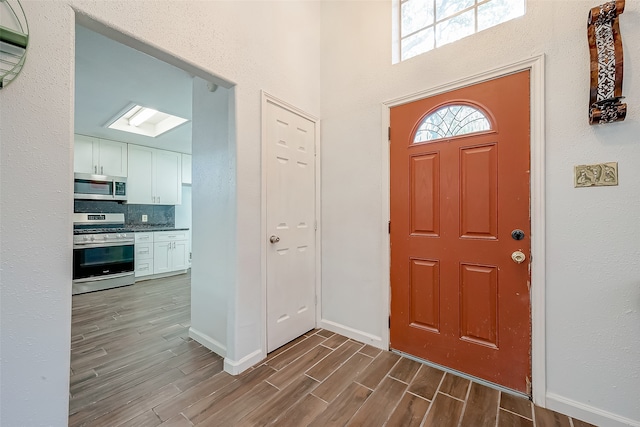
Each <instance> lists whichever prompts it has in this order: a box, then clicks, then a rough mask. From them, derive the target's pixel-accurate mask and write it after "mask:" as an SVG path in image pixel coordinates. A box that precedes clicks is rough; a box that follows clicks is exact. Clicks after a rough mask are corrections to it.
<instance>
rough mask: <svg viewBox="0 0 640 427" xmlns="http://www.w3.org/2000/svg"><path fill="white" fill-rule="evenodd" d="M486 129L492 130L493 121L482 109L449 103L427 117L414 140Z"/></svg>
mask: <svg viewBox="0 0 640 427" xmlns="http://www.w3.org/2000/svg"><path fill="white" fill-rule="evenodd" d="M485 130H491V123H490V122H489V120H488V119H487V117H486V116H485V115H484V114H483V113H482V111H480V110H478V109H476V108H473V107H471V106H469V105H447V106H446V107H442V108H439V109H437V110H436V111H434V112H433V113H431V114H429V115H428V116H427V117H425V119H424V120H423V121H422V123H420V126H419V127H418V131H417V132H416V136H415V137H414V139H413V142H425V141H433V140H434V139H441V138H450V137H453V136H460V135H466V134H468V133H474V132H482V131H485Z"/></svg>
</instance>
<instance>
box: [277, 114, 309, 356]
mask: <svg viewBox="0 0 640 427" xmlns="http://www.w3.org/2000/svg"><path fill="white" fill-rule="evenodd" d="M266 114H267V128H266V130H267V152H266V155H267V195H266V197H267V235H266V236H265V239H266V241H267V243H266V244H267V351H272V350H275V349H276V348H278V347H280V346H282V345H283V344H286V343H287V342H289V341H291V340H293V339H295V338H297V337H299V336H300V335H302V334H303V333H305V332H307V331H308V330H310V329H313V328H314V327H315V318H316V311H315V154H314V150H315V124H314V123H313V122H311V121H309V120H307V119H304V118H302V117H300V116H298V115H297V114H294V113H293V112H291V111H288V110H285V109H283V108H281V107H279V106H276V105H274V104H272V103H268V104H267V111H266ZM272 236H273V238H274V239H277V241H275V240H274V241H273V242H271V241H270V240H269V239H270V238H271V237H272Z"/></svg>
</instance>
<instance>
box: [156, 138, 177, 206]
mask: <svg viewBox="0 0 640 427" xmlns="http://www.w3.org/2000/svg"><path fill="white" fill-rule="evenodd" d="M155 155H156V156H155V169H156V171H155V172H156V181H155V183H156V187H155V196H156V198H157V200H156V203H159V204H161V205H179V204H181V203H182V182H181V181H182V158H181V156H180V153H174V152H173V151H164V150H155Z"/></svg>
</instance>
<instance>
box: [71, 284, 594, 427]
mask: <svg viewBox="0 0 640 427" xmlns="http://www.w3.org/2000/svg"><path fill="white" fill-rule="evenodd" d="M189 283H190V277H189V275H188V274H184V275H180V276H174V277H170V278H164V279H157V280H149V281H146V282H139V283H136V284H135V285H132V286H127V287H123V288H118V289H109V290H105V291H99V292H94V293H90V294H84V295H76V296H74V297H73V316H72V339H71V347H72V348H71V373H70V374H71V377H70V393H71V396H70V404H69V425H70V426H135V427H145V426H149V427H152V426H165V427H167V426H193V425H198V426H266V425H277V426H295V427H298V426H307V425H309V426H367V427H369V426H384V425H386V426H438V427H447V426H453V427H458V426H474V427H475V426H478V427H484V426H487V427H503V426H504V427H506V426H527V427H534V426H536V427H556V426H557V427H565V426H566V427H572V426H573V427H576V426H578V425H579V426H580V427H584V426H587V427H588V426H590V424H586V423H584V422H578V421H577V420H575V421H574V420H571V419H570V418H569V417H567V416H564V415H561V414H558V413H556V412H552V411H548V410H544V409H542V408H538V407H534V405H532V404H531V402H529V401H527V400H524V399H521V398H518V397H514V396H512V395H509V394H506V393H501V392H499V391H497V390H494V389H491V388H487V387H485V386H483V385H480V384H477V383H475V382H471V381H469V380H466V379H464V378H460V377H457V376H454V375H451V374H449V373H446V374H445V373H444V372H442V371H440V370H438V369H435V368H432V367H429V366H427V365H423V364H420V363H417V362H415V361H413V360H409V359H406V358H403V357H400V356H399V355H397V354H394V353H390V352H388V351H381V350H379V349H376V348H373V347H371V346H368V345H364V344H362V343H359V342H356V341H353V340H350V339H347V338H346V337H343V336H341V335H337V334H334V333H332V332H330V331H327V330H313V331H309V332H308V333H306V334H305V335H304V336H301V337H299V338H298V339H296V340H294V341H292V342H291V343H289V344H287V345H286V346H284V347H282V348H280V349H278V350H276V351H274V352H272V353H270V354H269V356H268V357H267V359H266V360H265V361H264V362H262V363H260V364H259V365H257V366H254V367H253V368H251V369H250V370H248V371H247V372H244V373H243V374H241V375H238V376H235V377H234V376H231V375H229V374H227V373H226V372H224V371H223V370H222V368H223V361H222V359H221V357H220V356H218V355H216V354H214V353H212V352H210V351H209V350H207V349H206V348H204V347H202V346H201V345H199V344H198V343H197V342H195V341H193V340H191V339H190V338H189V337H188V328H189V324H190V286H189Z"/></svg>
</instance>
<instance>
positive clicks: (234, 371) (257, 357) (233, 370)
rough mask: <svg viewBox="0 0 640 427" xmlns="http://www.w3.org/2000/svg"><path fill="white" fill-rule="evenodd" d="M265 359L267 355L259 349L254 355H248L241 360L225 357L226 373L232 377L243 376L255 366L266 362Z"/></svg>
mask: <svg viewBox="0 0 640 427" xmlns="http://www.w3.org/2000/svg"><path fill="white" fill-rule="evenodd" d="M265 357H267V355H266V354H264V353H263V352H262V349H257V350H256V351H254V352H253V353H249V354H247V355H246V356H245V357H243V358H242V359H240V360H231V359H229V358H227V357H225V358H224V371H225V372H227V373H229V374H231V375H238V374H241V373H243V372H244V371H246V370H247V369H249V368H250V367H252V366H253V365H255V364H257V363H258V362H260V361H262V360H264V358H265Z"/></svg>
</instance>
